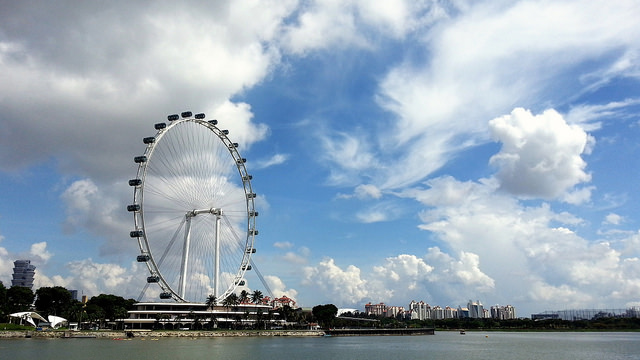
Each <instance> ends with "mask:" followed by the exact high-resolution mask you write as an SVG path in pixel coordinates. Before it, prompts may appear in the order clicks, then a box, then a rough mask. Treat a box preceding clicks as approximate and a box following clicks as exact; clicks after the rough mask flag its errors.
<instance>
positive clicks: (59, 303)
mask: <svg viewBox="0 0 640 360" xmlns="http://www.w3.org/2000/svg"><path fill="white" fill-rule="evenodd" d="M71 304H72V299H71V293H70V292H69V290H67V289H65V288H63V287H62V286H54V287H41V288H39V289H38V290H36V303H35V305H36V309H38V311H41V312H44V313H46V314H47V315H58V316H62V315H63V314H65V313H67V312H69V310H70V308H71ZM65 315H66V314H65Z"/></svg>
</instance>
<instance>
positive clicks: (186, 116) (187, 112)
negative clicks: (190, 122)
mask: <svg viewBox="0 0 640 360" xmlns="http://www.w3.org/2000/svg"><path fill="white" fill-rule="evenodd" d="M191 115H193V113H192V112H191V111H183V112H182V113H181V114H180V116H182V118H183V119H184V118H188V117H191Z"/></svg>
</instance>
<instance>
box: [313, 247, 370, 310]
mask: <svg viewBox="0 0 640 360" xmlns="http://www.w3.org/2000/svg"><path fill="white" fill-rule="evenodd" d="M303 284H305V285H306V286H308V287H318V288H319V289H320V290H321V291H322V293H324V294H325V295H324V296H322V299H318V301H319V302H322V301H330V300H333V301H335V302H337V303H338V304H354V303H358V302H359V301H361V300H362V299H364V298H366V297H367V295H368V293H369V292H368V289H367V281H366V280H363V279H362V278H361V274H360V269H358V268H357V267H356V266H353V265H349V266H347V268H346V269H344V270H343V269H341V268H340V267H339V266H338V265H336V263H335V261H334V260H333V259H330V258H327V259H324V260H322V261H321V262H320V263H318V264H317V265H316V266H309V267H305V269H304V282H303Z"/></svg>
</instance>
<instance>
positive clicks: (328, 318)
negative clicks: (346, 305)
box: [311, 304, 338, 327]
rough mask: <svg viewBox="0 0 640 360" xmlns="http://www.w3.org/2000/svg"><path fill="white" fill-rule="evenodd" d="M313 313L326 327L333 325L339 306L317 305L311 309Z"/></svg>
mask: <svg viewBox="0 0 640 360" xmlns="http://www.w3.org/2000/svg"><path fill="white" fill-rule="evenodd" d="M311 313H312V314H313V317H315V318H316V320H318V322H319V323H320V324H322V325H323V326H324V327H331V323H332V322H333V319H334V318H335V317H336V315H338V308H337V307H336V306H335V305H333V304H327V305H317V306H314V307H313V309H311Z"/></svg>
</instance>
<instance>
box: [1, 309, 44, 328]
mask: <svg viewBox="0 0 640 360" xmlns="http://www.w3.org/2000/svg"><path fill="white" fill-rule="evenodd" d="M9 316H10V317H14V318H19V319H20V320H21V323H22V321H26V322H28V323H29V324H31V325H32V326H33V327H36V323H35V321H34V320H33V319H37V320H41V321H47V319H45V318H43V317H42V316H40V314H38V313H37V312H33V311H23V312H17V313H13V314H9Z"/></svg>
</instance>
